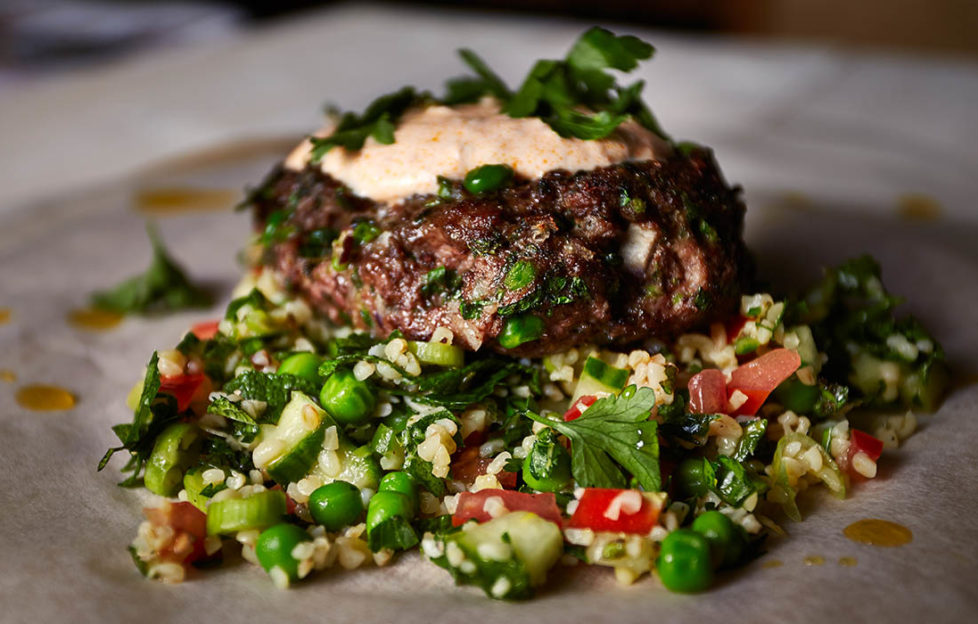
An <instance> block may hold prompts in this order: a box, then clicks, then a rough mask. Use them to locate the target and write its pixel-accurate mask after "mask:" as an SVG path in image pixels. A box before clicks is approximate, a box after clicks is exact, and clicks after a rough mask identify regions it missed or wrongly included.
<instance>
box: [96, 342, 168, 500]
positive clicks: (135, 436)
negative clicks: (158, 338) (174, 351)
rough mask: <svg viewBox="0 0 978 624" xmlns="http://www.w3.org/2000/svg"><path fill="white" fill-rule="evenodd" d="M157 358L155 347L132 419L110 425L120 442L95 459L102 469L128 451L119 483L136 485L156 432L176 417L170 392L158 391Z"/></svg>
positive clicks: (158, 373)
mask: <svg viewBox="0 0 978 624" xmlns="http://www.w3.org/2000/svg"><path fill="white" fill-rule="evenodd" d="M158 361H159V356H158V355H157V353H156V352H155V351H154V352H153V355H152V357H150V359H149V363H148V364H146V376H145V377H144V379H143V391H142V393H141V394H140V396H139V403H138V404H137V406H136V409H135V410H134V411H133V418H132V422H131V423H124V424H119V425H115V426H114V427H112V431H114V432H115V434H116V436H118V438H119V441H120V442H122V445H121V446H116V447H113V448H110V449H109V450H108V451H106V452H105V455H103V456H102V459H101V460H100V461H99V463H98V469H99V470H102V469H103V468H105V466H106V465H107V464H108V463H109V460H110V459H111V458H112V456H113V455H115V454H116V453H117V452H119V451H123V450H125V451H129V453H130V454H131V456H130V459H129V461H128V462H127V463H126V465H125V467H124V468H123V469H122V470H123V472H131V473H132V474H131V475H130V476H129V478H127V479H126V480H125V481H123V482H122V483H120V485H124V486H126V487H129V486H134V485H139V481H140V480H139V474H140V472H142V469H143V467H144V466H145V465H146V462H147V461H148V459H149V455H150V453H151V452H152V451H153V444H154V443H155V442H156V436H157V435H159V434H160V432H161V431H163V429H165V428H166V426H167V425H169V424H170V423H172V422H174V421H175V420H177V419H178V415H177V400H176V398H174V397H173V396H171V395H169V394H160V371H159V369H157V367H156V364H157V362H158Z"/></svg>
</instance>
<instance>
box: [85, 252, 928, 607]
mask: <svg viewBox="0 0 978 624" xmlns="http://www.w3.org/2000/svg"><path fill="white" fill-rule="evenodd" d="M238 294H239V295H240V296H238V297H237V298H235V299H234V300H233V301H232V302H231V303H230V305H229V306H228V309H227V314H226V316H225V318H224V319H223V320H221V321H220V322H219V323H204V324H201V325H198V326H195V327H194V329H193V331H191V332H189V333H188V334H187V335H186V336H185V337H184V339H183V340H182V341H181V342H180V344H179V345H177V347H176V348H175V349H171V350H167V351H160V352H158V353H154V354H153V357H152V358H151V359H150V361H149V363H148V365H147V368H146V374H145V379H144V380H143V381H142V383H140V384H138V385H137V387H136V388H134V389H133V392H132V394H131V396H130V399H129V403H130V405H131V406H132V407H133V408H134V410H135V416H134V419H133V422H132V423H130V424H124V425H117V426H116V427H115V428H114V430H115V432H116V434H117V435H118V436H119V438H120V440H121V441H122V445H121V446H120V447H117V448H115V449H112V450H110V451H109V453H107V454H106V456H105V458H104V459H103V461H102V464H101V465H102V466H104V465H105V463H106V462H107V461H108V459H109V458H110V457H111V456H112V454H113V453H114V452H116V451H123V450H124V451H127V452H128V453H129V454H130V459H129V462H128V464H127V465H126V467H125V469H124V470H126V471H127V472H129V473H131V475H130V477H129V478H128V479H126V480H125V481H124V482H123V485H125V486H140V485H142V486H145V487H146V488H147V489H148V490H150V491H151V492H153V493H155V494H158V495H160V496H162V497H165V498H166V499H167V500H166V501H165V502H163V503H162V504H161V505H160V506H158V507H152V508H148V509H146V510H145V513H146V517H147V520H146V521H145V522H143V523H142V524H141V525H140V527H139V532H138V535H137V537H136V539H135V541H134V542H133V544H132V546H131V547H130V550H131V552H132V556H133V559H134V561H135V562H136V565H137V567H138V568H139V569H140V571H142V572H143V573H144V574H145V575H147V576H149V577H152V578H158V579H161V580H163V581H167V582H179V581H181V580H183V579H184V577H185V575H186V573H187V571H188V570H190V569H192V568H195V567H206V566H209V565H212V564H214V563H216V562H219V561H220V560H221V558H222V557H223V556H224V554H225V553H227V552H229V551H230V550H231V549H233V548H236V547H239V548H240V552H241V555H242V556H243V557H244V559H246V560H247V561H250V562H252V563H255V564H257V565H259V566H261V567H262V568H264V569H265V571H267V572H268V574H269V575H270V577H271V579H272V581H273V582H274V583H275V585H277V586H279V587H287V586H289V585H290V584H291V583H295V582H297V581H299V580H301V579H303V578H305V577H306V576H308V575H310V574H312V573H313V572H315V571H317V570H321V569H323V568H326V567H331V566H340V567H342V568H344V569H352V568H357V567H360V566H365V565H377V566H384V565H387V564H389V563H391V562H392V561H393V559H395V558H396V556H397V554H398V553H399V552H401V551H405V550H409V549H412V548H416V547H419V548H420V549H421V551H422V553H423V554H424V556H425V557H427V558H428V559H429V560H430V561H431V562H433V563H434V564H436V565H438V566H441V567H443V568H444V569H445V570H447V571H448V572H449V573H450V574H451V575H452V576H453V577H454V578H455V580H456V581H457V582H458V583H461V584H472V585H477V586H479V587H481V588H482V589H483V590H485V592H486V593H487V594H488V595H489V596H492V597H493V598H503V599H522V598H527V597H529V596H531V595H532V592H533V588H534V587H536V586H538V585H540V584H541V583H543V582H544V581H545V578H546V574H547V571H548V570H549V569H550V568H551V567H553V566H554V565H558V564H577V563H580V562H583V563H585V564H589V565H600V566H607V567H610V568H613V569H614V572H615V576H616V578H617V579H618V580H619V581H621V582H622V583H632V582H633V581H635V580H636V579H638V578H639V577H641V576H642V575H644V574H645V573H648V572H650V571H651V572H654V573H656V574H657V575H658V577H659V579H660V580H661V582H662V583H663V585H665V586H666V587H667V588H669V589H672V590H674V591H683V592H689V591H700V590H704V589H707V588H708V587H709V586H710V583H711V579H712V577H713V574H714V571H715V570H718V569H723V568H729V567H736V566H738V565H741V564H743V563H745V562H747V561H749V560H750V559H751V558H753V557H754V556H755V555H756V554H757V552H758V549H759V547H760V546H761V544H762V543H763V540H764V538H765V536H767V535H769V534H771V533H775V534H781V533H782V529H781V527H780V524H781V523H782V522H783V519H784V518H788V519H791V520H800V519H801V516H800V513H799V511H798V505H797V503H796V498H797V496H798V495H799V494H801V493H802V492H803V491H804V490H806V489H807V488H808V487H810V486H816V485H824V486H825V487H827V488H828V489H829V490H830V491H831V492H832V493H833V494H835V495H836V496H838V497H840V498H843V497H845V496H846V495H847V493H848V492H849V490H850V489H851V488H852V486H853V484H854V483H858V482H859V481H861V480H863V479H872V478H873V477H875V476H876V462H877V460H878V459H879V457H880V455H881V453H882V452H883V450H884V449H886V448H895V447H896V446H897V445H898V444H899V443H900V441H901V440H903V439H904V438H906V437H907V436H909V435H910V434H911V433H912V432H913V430H914V428H915V424H916V420H915V416H914V413H913V412H912V411H907V412H906V414H905V415H896V416H893V415H885V413H881V414H880V415H878V416H877V417H876V418H874V419H872V420H871V421H870V422H871V429H870V430H868V431H863V430H860V429H855V428H853V427H851V426H850V422H849V414H850V410H852V409H853V408H856V407H861V406H867V407H874V408H882V409H883V410H890V411H891V412H892V411H893V410H896V409H898V408H900V409H906V408H911V409H920V410H924V411H932V410H933V409H935V407H936V406H937V404H938V402H939V401H940V399H941V396H942V394H943V391H944V389H945V386H946V382H947V369H946V365H945V362H944V357H943V353H942V350H941V347H940V345H939V344H938V343H937V342H936V341H935V340H934V339H933V338H932V337H931V336H930V335H929V334H928V333H927V332H926V331H925V330H924V329H923V328H922V327H921V326H920V324H919V323H918V322H917V321H916V320H914V319H913V318H902V319H896V318H895V317H894V315H893V308H894V307H895V306H896V305H897V303H898V302H899V300H898V299H897V298H896V297H894V296H892V295H890V294H888V293H887V292H886V290H884V288H883V286H882V283H881V282H880V274H879V266H878V265H877V264H876V263H875V262H874V261H873V260H872V259H870V258H868V257H862V258H858V259H856V260H852V261H849V262H846V263H844V264H842V265H840V266H838V267H836V268H833V269H830V270H828V271H826V273H825V277H824V278H823V279H822V280H821V281H820V282H819V283H817V284H816V285H815V286H814V288H812V289H811V290H810V291H808V292H807V293H805V294H804V295H803V296H800V297H799V298H791V299H775V298H774V297H772V296H771V295H769V294H764V293H759V294H754V295H745V296H743V298H742V304H741V308H740V314H739V315H737V316H736V317H734V318H732V319H730V321H729V322H728V323H726V324H721V323H716V324H714V325H712V326H711V327H710V328H709V333H708V334H707V333H703V334H699V333H688V334H684V335H682V336H680V337H679V338H678V339H677V340H676V341H675V342H672V343H669V344H664V343H658V342H656V343H652V344H649V345H647V346H646V348H643V349H636V350H632V351H630V352H615V351H610V350H606V349H600V348H594V347H578V348H573V349H570V350H568V351H566V352H562V353H557V354H554V355H552V356H549V357H545V358H542V359H540V360H528V359H512V358H506V357H504V356H499V355H493V354H485V353H467V352H464V351H463V350H461V349H459V348H458V347H456V346H454V345H453V344H452V339H453V336H452V334H451V332H450V331H448V330H443V331H439V332H436V335H435V336H433V339H432V340H431V341H429V342H415V341H409V340H405V339H404V338H402V337H401V336H399V335H397V334H395V335H391V336H389V337H388V338H387V339H383V340H377V339H373V338H371V337H369V336H367V335H365V334H362V333H353V332H350V331H349V330H345V329H343V328H337V327H332V326H330V325H329V324H327V323H326V322H324V321H323V320H321V319H319V318H316V317H315V315H313V314H312V312H311V310H310V309H309V307H308V306H307V305H306V304H305V303H303V301H301V300H299V299H295V298H292V297H290V296H289V294H288V292H287V291H286V290H285V289H284V288H283V287H282V285H281V284H280V283H279V281H278V280H277V279H276V276H275V275H274V274H273V273H271V272H269V271H266V270H262V269H261V268H255V269H254V270H253V271H252V272H251V273H250V274H249V276H248V277H247V278H246V279H245V280H244V282H243V283H242V284H241V285H240V286H239V288H238Z"/></svg>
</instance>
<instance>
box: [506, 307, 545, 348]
mask: <svg viewBox="0 0 978 624" xmlns="http://www.w3.org/2000/svg"><path fill="white" fill-rule="evenodd" d="M543 327H544V323H543V319H542V318H540V317H539V316H533V315H532V314H524V315H522V316H514V317H512V318H509V319H507V320H506V324H505V325H503V331H502V332H500V334H499V345H500V346H501V347H503V348H504V349H515V348H516V347H518V346H520V345H521V344H523V343H525V342H532V341H534V340H536V339H537V338H539V337H540V336H542V335H543Z"/></svg>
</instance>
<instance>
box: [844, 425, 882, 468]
mask: <svg viewBox="0 0 978 624" xmlns="http://www.w3.org/2000/svg"><path fill="white" fill-rule="evenodd" d="M859 451H862V452H863V453H866V454H867V455H869V458H870V459H872V460H873V461H876V460H878V459H879V458H880V455H882V454H883V440H880V439H879V438H875V437H873V436H871V435H869V434H868V433H865V432H862V431H860V430H859V429H852V430H850V431H849V453H850V455H855V454H856V453H858V452H859Z"/></svg>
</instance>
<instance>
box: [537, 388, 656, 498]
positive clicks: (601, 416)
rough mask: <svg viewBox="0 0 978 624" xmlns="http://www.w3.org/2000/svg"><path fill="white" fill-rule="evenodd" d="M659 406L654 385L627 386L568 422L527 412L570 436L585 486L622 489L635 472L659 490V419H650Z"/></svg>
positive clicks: (575, 463) (581, 483) (577, 472)
mask: <svg viewBox="0 0 978 624" xmlns="http://www.w3.org/2000/svg"><path fill="white" fill-rule="evenodd" d="M654 407H655V392H654V391H653V390H652V388H637V389H636V388H635V387H634V386H629V387H628V388H626V389H625V390H624V391H622V394H621V395H620V396H614V395H612V396H608V397H605V398H603V399H598V400H597V401H596V402H595V403H594V405H592V406H591V407H589V408H588V409H587V410H585V412H584V413H583V414H582V415H581V416H580V418H577V419H576V420H572V421H569V422H563V421H554V420H549V419H547V418H543V417H542V416H539V415H537V414H533V413H532V412H527V416H528V417H529V418H531V419H532V420H535V421H537V422H540V423H543V424H545V425H547V426H549V427H552V428H553V429H556V430H557V431H559V432H560V433H562V434H564V435H565V436H567V437H568V438H569V439H570V441H571V472H572V473H573V475H574V480H575V481H576V482H577V485H578V486H581V487H600V488H623V487H628V479H627V477H626V475H625V474H623V472H622V469H624V470H625V471H627V472H628V473H629V474H630V475H631V476H633V477H635V479H636V480H637V481H638V483H639V485H641V486H642V487H643V488H644V489H645V490H647V491H649V492H657V491H659V489H661V486H662V483H661V477H660V474H659V440H658V437H657V436H656V429H657V423H656V422H655V421H653V420H649V417H650V415H651V412H652V409H653V408H654Z"/></svg>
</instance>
